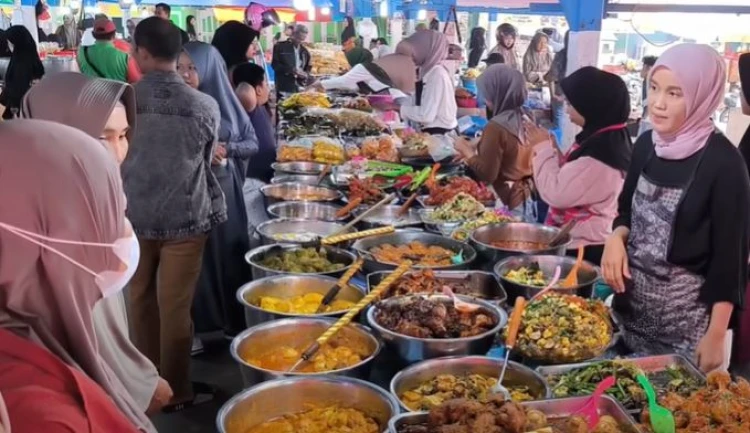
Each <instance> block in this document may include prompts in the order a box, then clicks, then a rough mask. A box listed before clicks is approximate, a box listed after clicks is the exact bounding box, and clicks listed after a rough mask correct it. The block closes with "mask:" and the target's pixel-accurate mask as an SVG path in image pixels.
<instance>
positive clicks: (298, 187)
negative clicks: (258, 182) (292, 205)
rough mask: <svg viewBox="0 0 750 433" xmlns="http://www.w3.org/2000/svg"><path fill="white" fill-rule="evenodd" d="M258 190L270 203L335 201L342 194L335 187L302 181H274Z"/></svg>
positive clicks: (268, 203)
mask: <svg viewBox="0 0 750 433" xmlns="http://www.w3.org/2000/svg"><path fill="white" fill-rule="evenodd" d="M260 192H261V193H263V196H264V197H265V199H266V204H267V205H271V204H274V203H278V202H280V201H336V200H339V199H340V198H341V197H342V194H341V193H340V192H338V191H336V190H335V189H330V188H325V187H322V186H314V185H305V184H302V183H276V184H271V185H266V186H262V187H261V188H260Z"/></svg>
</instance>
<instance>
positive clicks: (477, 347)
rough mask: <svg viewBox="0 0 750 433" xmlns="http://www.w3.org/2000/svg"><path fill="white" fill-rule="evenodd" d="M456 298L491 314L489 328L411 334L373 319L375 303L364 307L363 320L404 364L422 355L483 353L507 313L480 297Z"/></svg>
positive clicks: (445, 299)
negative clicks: (461, 333) (447, 334)
mask: <svg viewBox="0 0 750 433" xmlns="http://www.w3.org/2000/svg"><path fill="white" fill-rule="evenodd" d="M409 298H410V296H397V297H394V298H390V299H386V300H385V301H382V302H388V303H391V302H405V301H406V300H408V299H409ZM429 298H430V299H438V300H440V301H441V302H445V303H449V302H452V301H451V300H450V298H448V297H447V296H442V295H433V296H430V297H429ZM458 298H459V299H461V300H463V301H466V302H471V303H473V304H479V305H481V307H482V310H484V312H486V313H488V314H490V315H492V316H493V317H494V318H495V320H496V321H497V324H496V325H495V326H494V327H493V328H492V329H490V330H489V331H487V332H484V333H482V334H479V335H475V336H473V337H464V338H415V337H410V336H408V335H403V334H399V333H396V332H394V331H391V330H389V329H386V328H385V327H383V326H381V325H380V324H379V323H378V322H377V321H376V320H375V313H376V312H377V310H378V307H377V305H375V306H372V307H371V308H370V309H369V310H368V311H367V323H368V325H370V327H371V328H372V329H374V330H375V332H376V334H378V335H380V338H382V339H383V341H384V342H385V344H386V346H387V347H389V348H390V349H391V350H392V351H393V352H394V353H395V354H396V355H397V357H398V358H399V360H400V361H402V362H403V363H405V364H413V363H415V362H419V361H424V360H426V359H434V358H442V357H444V356H461V355H464V356H466V355H485V354H487V352H488V351H489V350H490V348H491V347H492V343H493V341H494V339H495V335H496V334H497V333H498V332H499V331H500V330H501V329H503V327H505V324H506V323H507V322H508V314H507V313H506V312H505V310H503V309H502V308H500V307H498V306H496V305H494V304H493V303H490V302H487V301H484V300H481V299H476V298H470V297H466V296H458Z"/></svg>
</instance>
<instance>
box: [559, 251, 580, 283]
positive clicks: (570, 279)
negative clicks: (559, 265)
mask: <svg viewBox="0 0 750 433" xmlns="http://www.w3.org/2000/svg"><path fill="white" fill-rule="evenodd" d="M583 250H584V248H583V246H580V247H578V257H577V258H576V264H575V265H573V268H572V269H571V270H570V272H569V273H568V276H567V277H565V279H564V280H562V281H561V282H560V287H563V288H566V289H568V288H571V287H575V286H577V285H578V270H579V269H580V268H581V264H582V263H583Z"/></svg>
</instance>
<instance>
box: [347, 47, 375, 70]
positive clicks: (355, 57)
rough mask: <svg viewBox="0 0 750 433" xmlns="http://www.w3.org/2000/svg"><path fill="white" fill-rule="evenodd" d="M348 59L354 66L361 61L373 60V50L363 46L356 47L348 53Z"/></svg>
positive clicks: (350, 64)
mask: <svg viewBox="0 0 750 433" xmlns="http://www.w3.org/2000/svg"><path fill="white" fill-rule="evenodd" d="M346 60H347V61H348V62H349V66H351V67H354V66H357V65H359V64H360V63H369V62H372V60H373V57H372V52H370V50H366V49H364V48H362V47H354V48H352V49H351V50H349V51H348V52H347V53H346Z"/></svg>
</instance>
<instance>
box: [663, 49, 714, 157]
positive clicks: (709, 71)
mask: <svg viewBox="0 0 750 433" xmlns="http://www.w3.org/2000/svg"><path fill="white" fill-rule="evenodd" d="M662 68H665V69H669V70H670V71H672V73H674V74H675V76H676V77H677V81H678V82H679V83H680V86H681V87H682V92H683V94H684V95H685V100H686V105H687V107H686V109H687V117H686V119H685V123H683V124H682V126H680V128H679V129H678V130H677V131H676V132H675V133H673V134H660V133H658V132H657V131H656V130H654V131H653V133H652V137H653V141H654V146H655V149H656V155H657V156H658V157H659V158H664V159H685V158H687V157H689V156H690V155H692V154H694V153H695V152H697V151H699V150H701V149H703V148H704V147H705V146H706V144H708V139H709V137H711V135H713V133H714V131H715V127H714V123H713V121H712V120H711V116H713V114H714V112H715V111H716V109H717V108H718V107H719V104H721V102H722V100H723V98H724V83H725V82H726V78H727V73H726V68H725V66H724V60H723V59H722V58H721V56H719V53H717V52H716V50H714V49H713V48H711V47H709V46H708V45H702V44H680V45H675V46H673V47H672V48H670V49H668V50H667V51H665V52H664V54H662V55H661V56H659V60H657V62H656V64H655V65H654V68H653V69H652V71H651V76H650V77H649V81H650V80H651V77H653V76H654V72H656V71H658V70H659V69H662Z"/></svg>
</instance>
